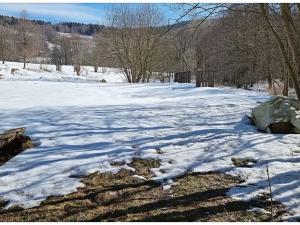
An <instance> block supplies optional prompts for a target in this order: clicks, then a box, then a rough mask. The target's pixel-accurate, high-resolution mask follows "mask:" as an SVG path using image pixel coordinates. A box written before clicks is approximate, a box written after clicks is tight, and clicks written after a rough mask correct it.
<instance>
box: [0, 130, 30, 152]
mask: <svg viewBox="0 0 300 225" xmlns="http://www.w3.org/2000/svg"><path fill="white" fill-rule="evenodd" d="M25 131H26V128H25V127H19V128H15V129H10V130H7V131H5V132H3V133H2V134H0V150H1V149H2V148H3V147H4V146H5V145H8V144H10V143H11V142H13V141H14V140H15V139H16V138H17V137H19V136H21V135H24V134H25Z"/></svg>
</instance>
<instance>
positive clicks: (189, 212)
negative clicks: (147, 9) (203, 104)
mask: <svg viewBox="0 0 300 225" xmlns="http://www.w3.org/2000/svg"><path fill="white" fill-rule="evenodd" d="M129 166H131V167H133V168H135V172H132V171H129V170H124V169H121V170H120V171H119V172H118V173H117V174H112V173H93V174H90V175H88V176H85V177H83V178H82V182H83V183H84V184H85V185H86V186H85V187H84V188H79V189H78V191H77V192H75V193H72V194H69V195H65V196H56V197H54V196H53V197H49V198H48V199H47V200H45V201H44V202H43V203H42V204H41V205H40V206H38V207H34V208H31V209H22V208H20V207H14V208H11V209H7V210H3V211H2V212H0V221H269V220H270V215H269V214H261V213H257V212H249V211H247V210H248V209H250V208H251V207H260V208H264V209H266V210H270V209H269V203H268V202H267V201H266V199H259V200H253V201H251V202H242V201H237V200H234V199H232V198H230V197H228V196H226V194H225V193H226V192H227V191H228V190H229V189H230V188H232V187H234V186H237V185H238V184H239V183H240V180H239V179H238V178H237V177H233V176H230V175H226V174H221V173H187V174H184V175H182V176H179V177H177V178H176V180H175V182H176V183H175V185H173V186H172V188H171V189H169V190H163V189H162V187H161V185H160V184H159V183H156V182H154V181H152V180H150V178H151V177H152V176H153V174H151V170H150V169H151V168H154V167H159V161H157V160H154V159H150V160H142V159H134V160H133V162H132V163H131V164H130V165H129ZM133 175H141V176H144V177H145V178H147V179H146V180H143V179H139V178H136V177H133ZM3 206H4V204H2V207H3ZM0 208H1V204H0ZM273 208H274V209H275V213H274V215H275V218H274V220H276V221H277V220H280V216H281V215H282V213H283V212H284V211H283V210H282V209H283V207H282V206H281V205H280V204H278V203H273Z"/></svg>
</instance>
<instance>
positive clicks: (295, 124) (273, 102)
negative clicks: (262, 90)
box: [252, 96, 300, 134]
mask: <svg viewBox="0 0 300 225" xmlns="http://www.w3.org/2000/svg"><path fill="white" fill-rule="evenodd" d="M252 119H253V122H254V123H255V125H256V126H257V128H258V129H259V130H261V131H266V132H269V133H282V134H286V133H298V134H299V133H300V102H299V101H298V100H297V99H293V98H288V97H282V96H275V97H271V98H269V99H268V100H267V101H266V102H264V103H262V104H261V105H259V106H257V107H255V108H254V109H252Z"/></svg>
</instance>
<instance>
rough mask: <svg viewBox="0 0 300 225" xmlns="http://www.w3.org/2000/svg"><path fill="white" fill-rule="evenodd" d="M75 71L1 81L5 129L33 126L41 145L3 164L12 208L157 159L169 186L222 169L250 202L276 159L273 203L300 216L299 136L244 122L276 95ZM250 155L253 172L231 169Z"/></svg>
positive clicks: (2, 190)
mask: <svg viewBox="0 0 300 225" xmlns="http://www.w3.org/2000/svg"><path fill="white" fill-rule="evenodd" d="M2 68H3V67H2ZM65 69H67V67H66V68H65ZM70 69H71V67H70ZM70 69H69V72H68V71H67V72H65V75H64V76H65V77H68V78H67V79H64V78H61V77H60V76H62V75H60V74H57V73H56V72H53V73H50V72H43V73H41V72H39V71H37V72H34V71H33V72H32V71H22V70H21V71H20V73H21V74H19V75H15V76H14V77H13V78H12V77H11V75H10V74H9V73H7V74H3V73H2V72H3V69H2V70H1V71H0V74H3V75H5V77H4V79H2V80H0V108H1V111H0V124H1V127H0V132H2V131H4V130H6V129H9V128H14V127H19V126H25V127H27V131H28V135H29V136H30V137H32V138H33V139H34V140H35V141H36V142H39V143H40V145H39V146H38V147H36V148H33V149H29V150H26V151H24V152H23V153H21V154H19V155H18V156H16V157H15V158H13V159H11V160H10V161H8V162H7V163H6V164H5V165H3V166H1V167H0V197H1V198H3V199H6V200H9V202H10V204H9V206H11V205H15V204H22V205H23V206H24V207H32V206H35V205H38V204H39V203H40V202H41V201H42V200H44V199H45V198H46V197H47V196H50V195H61V194H67V193H70V192H73V191H75V190H76V188H77V187H80V186H82V184H81V183H80V182H79V179H78V178H75V177H76V176H78V175H83V174H87V173H92V172H95V171H101V172H105V171H112V172H117V171H118V170H119V169H120V167H117V166H111V164H110V162H112V161H124V162H130V161H131V160H132V158H133V157H142V158H148V157H152V158H158V159H160V160H161V161H162V165H161V167H160V168H157V169H153V171H154V172H155V174H156V177H155V178H154V179H157V180H160V181H162V183H163V184H164V185H165V188H168V186H169V185H170V184H171V183H172V177H174V176H176V175H179V174H182V173H184V172H186V171H187V170H192V171H211V170H219V171H224V172H227V173H229V174H233V175H239V176H241V177H242V178H243V179H244V180H245V182H244V183H242V184H241V186H240V187H237V188H234V189H231V190H230V191H229V193H228V194H230V195H231V196H233V197H237V198H242V199H249V198H251V197H254V196H256V195H257V194H258V193H261V192H268V182H267V174H266V165H265V164H266V161H268V164H269V170H270V176H271V183H272V189H273V199H275V200H278V201H280V202H282V203H283V204H285V205H286V206H287V207H288V209H289V210H290V212H291V213H293V215H291V217H290V218H292V217H299V216H300V147H299V146H300V139H299V135H293V134H291V135H278V134H277V135H276V134H265V133H259V132H257V131H256V129H255V127H253V126H251V125H248V124H247V120H246V119H243V117H244V115H246V114H248V113H249V112H250V110H251V108H253V107H254V106H256V105H257V103H258V102H260V101H264V100H265V99H266V98H268V96H267V95H266V94H264V93H263V92H255V91H244V90H237V89H229V88H194V85H193V84H176V83H170V84H159V83H152V84H126V83H121V82H120V81H122V79H121V77H120V76H121V75H120V73H118V72H116V71H111V70H109V69H107V71H109V72H108V73H104V74H102V75H101V76H103V78H105V79H107V80H108V81H115V82H117V81H119V82H120V83H99V82H96V81H98V80H99V79H98V78H96V77H97V74H92V73H90V72H89V73H90V74H89V75H91V77H92V76H94V77H95V78H93V79H92V78H84V77H79V78H78V77H76V76H75V75H73V74H72V72H73V71H70ZM91 69H92V68H91ZM25 72H26V75H24V73H25ZM99 74H101V73H99ZM40 77H42V78H40ZM72 77H76V80H72V79H71V78H72ZM87 77H89V76H87ZM109 77H110V78H109ZM108 78H109V79H111V80H109V79H108ZM77 79H81V80H80V82H75V81H78V80H77ZM101 79H102V78H101ZM66 80H67V81H68V82H66ZM71 81H72V82H71ZM73 81H74V82H73ZM158 148H159V149H160V150H161V152H162V154H158V153H157V151H156V149H158ZM246 156H249V157H253V158H255V159H257V160H258V163H256V164H255V165H254V167H253V168H237V167H234V166H233V165H232V162H231V158H232V157H246ZM129 169H130V168H129Z"/></svg>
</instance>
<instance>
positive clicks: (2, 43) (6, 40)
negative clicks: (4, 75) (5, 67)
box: [0, 26, 12, 64]
mask: <svg viewBox="0 0 300 225" xmlns="http://www.w3.org/2000/svg"><path fill="white" fill-rule="evenodd" d="M11 36H12V35H11V31H10V29H9V28H7V27H4V26H0V52H1V59H2V63H3V64H4V62H5V59H6V58H7V56H8V54H9V49H10V47H11V38H12V37H11Z"/></svg>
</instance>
